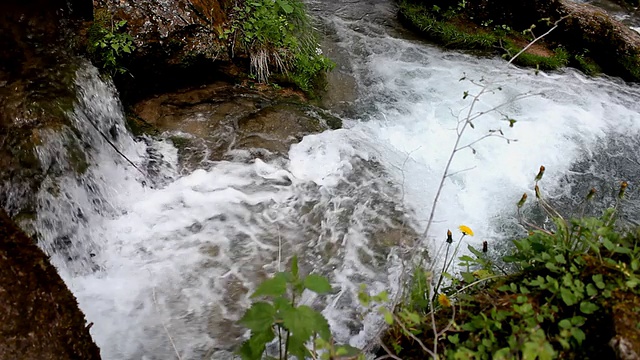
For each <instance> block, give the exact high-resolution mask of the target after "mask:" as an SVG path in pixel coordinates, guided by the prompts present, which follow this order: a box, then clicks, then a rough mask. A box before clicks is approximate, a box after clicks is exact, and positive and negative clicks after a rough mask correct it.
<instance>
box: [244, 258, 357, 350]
mask: <svg viewBox="0 0 640 360" xmlns="http://www.w3.org/2000/svg"><path fill="white" fill-rule="evenodd" d="M305 290H309V291H313V292H315V293H317V294H326V293H328V292H330V291H331V285H330V283H329V281H328V280H327V278H326V277H323V276H320V275H315V274H310V275H308V276H306V277H304V276H300V273H299V270H298V260H297V257H293V259H292V261H291V271H290V272H279V273H277V274H275V275H274V276H273V277H272V278H270V279H267V280H265V281H264V282H263V283H262V284H260V285H259V286H258V288H257V289H256V291H255V292H254V293H253V295H251V297H252V298H263V299H266V300H267V301H257V302H254V303H253V304H252V305H251V307H250V308H249V309H248V310H247V311H246V312H245V314H244V316H243V317H242V319H240V324H242V325H244V326H246V327H247V328H248V329H250V330H251V337H250V338H249V339H248V340H247V341H245V342H244V343H243V344H242V346H241V347H240V350H239V354H240V355H241V357H242V359H243V360H258V359H261V358H262V356H263V354H264V353H265V352H266V348H267V344H269V343H271V342H272V341H273V340H275V339H277V343H278V357H277V359H279V360H284V359H289V358H290V356H295V357H297V358H298V359H306V358H309V357H312V358H314V359H327V360H328V359H334V358H335V357H336V356H345V355H356V356H357V354H358V351H357V349H354V348H351V347H349V346H347V345H341V346H337V345H335V344H334V343H333V339H332V336H331V332H330V330H329V323H328V322H327V319H326V318H325V317H324V316H323V315H322V314H321V313H319V312H318V311H316V310H314V309H313V308H311V307H309V306H307V305H300V304H298V301H299V300H300V298H301V296H302V293H303V292H304V291H305ZM309 344H310V345H311V349H309V347H308V345H309Z"/></svg>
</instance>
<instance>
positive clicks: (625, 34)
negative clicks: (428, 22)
mask: <svg viewBox="0 0 640 360" xmlns="http://www.w3.org/2000/svg"><path fill="white" fill-rule="evenodd" d="M419 2H421V3H423V4H425V6H427V7H428V8H429V7H430V6H432V5H433V4H436V5H438V6H440V7H442V8H443V9H447V8H449V7H454V8H455V7H456V6H457V5H458V1H457V0H455V1H454V0H422V1H419ZM463 11H464V13H465V14H466V15H467V16H468V17H469V19H472V21H473V22H474V23H476V24H482V23H483V22H486V21H491V22H492V24H495V25H508V26H509V27H510V28H512V29H515V30H517V31H522V30H525V29H529V27H530V26H532V25H535V26H536V27H535V30H534V33H535V34H536V35H538V36H539V35H542V34H543V33H545V31H546V30H548V29H550V28H551V27H552V26H553V25H554V24H556V23H557V24H558V27H557V29H555V30H554V31H553V32H551V33H550V34H549V35H547V36H546V37H545V38H544V41H545V42H546V43H552V44H555V46H557V45H560V46H563V47H564V48H566V49H567V50H568V51H569V52H570V53H572V54H583V55H586V56H588V57H590V58H591V59H593V60H594V61H595V62H596V63H597V64H598V65H599V66H600V67H601V68H602V70H603V72H605V73H607V74H609V75H614V76H620V77H622V78H623V79H625V80H630V81H640V57H639V56H640V34H638V33H637V32H635V31H633V30H631V29H630V28H629V27H628V26H626V25H624V24H622V23H621V22H619V21H617V20H615V19H614V18H612V17H611V16H609V14H607V12H606V11H605V10H603V9H602V8H599V7H596V6H593V5H589V4H583V3H577V2H575V1H572V0H527V1H510V0H478V1H467V2H466V5H465V7H464V9H463Z"/></svg>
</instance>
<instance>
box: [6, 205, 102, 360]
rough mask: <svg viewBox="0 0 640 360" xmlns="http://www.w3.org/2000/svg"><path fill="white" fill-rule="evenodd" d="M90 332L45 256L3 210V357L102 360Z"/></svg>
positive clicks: (76, 305)
mask: <svg viewBox="0 0 640 360" xmlns="http://www.w3.org/2000/svg"><path fill="white" fill-rule="evenodd" d="M89 328H90V325H89V326H87V324H86V321H85V317H84V314H83V313H82V311H80V309H79V308H78V303H77V301H76V298H75V297H74V296H73V294H72V293H71V291H69V289H68V288H67V286H66V285H65V283H64V282H63V281H62V279H61V278H60V276H59V275H58V273H57V271H56V269H55V268H54V267H53V266H52V265H51V264H50V263H49V259H48V258H47V256H46V255H45V254H44V252H42V250H40V248H38V246H36V244H35V243H34V242H33V241H32V240H31V239H30V238H29V237H27V236H26V235H25V234H24V233H23V232H22V231H21V230H20V229H18V227H17V226H16V225H15V224H14V223H13V222H12V221H11V219H10V218H9V217H8V216H7V215H6V214H5V213H4V212H3V211H0V339H2V340H0V359H12V360H22V359H24V360H33V359H38V360H69V359H83V360H94V359H100V350H99V349H98V347H97V346H96V344H95V343H94V342H93V340H92V339H91V335H90V334H89Z"/></svg>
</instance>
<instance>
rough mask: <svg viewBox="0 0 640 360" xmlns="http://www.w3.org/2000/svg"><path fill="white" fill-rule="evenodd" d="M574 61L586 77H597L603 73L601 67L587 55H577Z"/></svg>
mask: <svg viewBox="0 0 640 360" xmlns="http://www.w3.org/2000/svg"><path fill="white" fill-rule="evenodd" d="M573 59H574V61H575V66H576V67H577V68H578V69H579V70H581V71H582V72H583V73H585V74H586V75H589V76H595V75H599V74H601V73H602V68H601V67H600V65H598V63H597V62H596V61H595V60H593V59H592V58H591V57H589V56H587V55H583V54H576V55H574V57H573Z"/></svg>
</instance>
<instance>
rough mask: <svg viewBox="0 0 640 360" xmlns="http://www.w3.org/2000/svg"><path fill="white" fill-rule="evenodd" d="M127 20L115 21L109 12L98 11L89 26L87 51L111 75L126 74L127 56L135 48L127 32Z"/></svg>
mask: <svg viewBox="0 0 640 360" xmlns="http://www.w3.org/2000/svg"><path fill="white" fill-rule="evenodd" d="M126 25H127V22H126V21H125V20H120V21H117V22H114V20H113V18H111V17H110V16H109V15H108V14H107V15H105V14H104V13H98V14H96V16H95V19H94V23H93V25H91V27H90V28H89V44H88V46H87V51H88V52H89V55H90V56H91V58H92V60H93V62H94V64H95V65H96V66H97V67H99V68H100V69H102V70H103V71H106V72H107V73H109V74H110V75H112V76H113V75H116V74H124V73H126V72H127V69H126V68H125V67H124V66H123V62H124V58H125V56H127V55H129V54H131V52H133V51H134V50H135V46H134V45H133V38H132V37H131V35H129V34H128V33H126V32H125V27H126Z"/></svg>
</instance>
